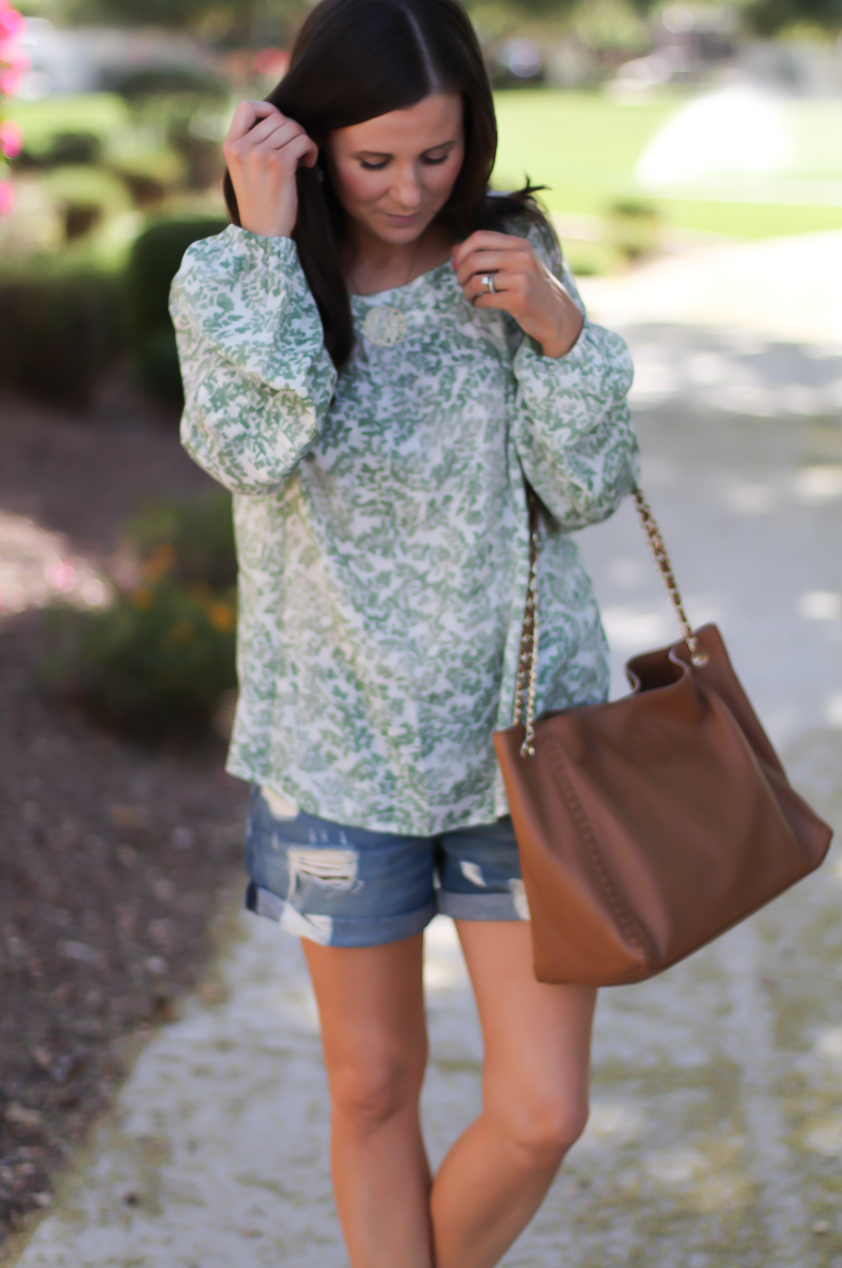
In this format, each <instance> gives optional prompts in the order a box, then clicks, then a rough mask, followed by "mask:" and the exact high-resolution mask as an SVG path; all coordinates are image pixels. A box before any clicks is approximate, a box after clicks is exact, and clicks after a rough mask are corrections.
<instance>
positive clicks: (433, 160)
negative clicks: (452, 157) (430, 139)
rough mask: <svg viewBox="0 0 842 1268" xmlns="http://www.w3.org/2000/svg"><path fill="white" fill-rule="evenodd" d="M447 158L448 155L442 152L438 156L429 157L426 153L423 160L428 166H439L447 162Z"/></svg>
mask: <svg viewBox="0 0 842 1268" xmlns="http://www.w3.org/2000/svg"><path fill="white" fill-rule="evenodd" d="M447 158H448V156H447V155H446V154H440V155H439V156H438V158H429V157H428V156H427V155H426V154H425V155H424V160H423V161H424V162H425V163H426V164H427V166H428V167H438V166H439V164H440V163H444V162H446V160H447Z"/></svg>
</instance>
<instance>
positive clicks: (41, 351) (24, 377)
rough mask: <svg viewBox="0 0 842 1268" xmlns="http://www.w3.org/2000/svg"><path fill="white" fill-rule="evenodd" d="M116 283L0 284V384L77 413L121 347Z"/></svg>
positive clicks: (92, 276)
mask: <svg viewBox="0 0 842 1268" xmlns="http://www.w3.org/2000/svg"><path fill="white" fill-rule="evenodd" d="M125 331H126V313H125V303H124V298H123V291H122V286H121V284H120V280H119V278H115V277H113V276H109V275H107V274H98V273H78V274H73V275H70V276H67V277H40V278H33V279H31V280H29V281H23V280H11V281H7V282H5V283H3V284H0V383H4V384H7V385H9V386H10V387H13V388H16V389H17V390H18V391H21V392H24V393H26V394H28V395H31V396H36V397H39V398H42V399H45V400H49V401H51V402H54V403H56V404H61V405H67V406H69V407H70V408H73V409H84V408H85V407H86V406H87V405H89V404H90V402H91V399H92V397H93V393H94V390H95V388H96V385H97V382H98V381H99V379H100V377H101V375H102V372H103V370H104V368H105V366H106V365H107V363H108V361H109V359H110V358H111V357H112V356H113V354H114V353H115V352H116V350H117V349H118V348H119V347H120V346H121V344H122V343H123V342H124V339H125Z"/></svg>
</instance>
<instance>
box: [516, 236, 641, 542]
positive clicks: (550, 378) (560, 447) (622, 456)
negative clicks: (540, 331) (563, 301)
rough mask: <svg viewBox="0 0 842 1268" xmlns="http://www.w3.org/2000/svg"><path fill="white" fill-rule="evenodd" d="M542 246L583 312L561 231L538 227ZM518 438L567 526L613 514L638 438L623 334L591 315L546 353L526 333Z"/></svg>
mask: <svg viewBox="0 0 842 1268" xmlns="http://www.w3.org/2000/svg"><path fill="white" fill-rule="evenodd" d="M527 236H528V238H529V240H530V241H531V242H532V245H533V246H534V247H535V250H536V252H537V253H538V255H539V256H540V258H541V259H542V260H543V261H544V263H545V264H546V265H547V266H548V268H550V269H551V271H552V272H553V274H554V275H555V276H556V277H557V278H558V279H559V280H560V281H561V283H562V285H563V286H564V288H565V290H566V291H567V292H568V293H569V295H570V296H571V298H572V299H573V300H574V302H575V303H576V304H577V306H578V307H579V308H580V309H581V310H582V312H583V313H584V305H583V303H582V300H581V298H580V296H579V292H578V291H577V289H576V285H575V283H574V281H573V277H572V275H571V273H570V270H569V269H568V268H567V265H566V263H565V262H564V261H563V260H562V256H561V251H560V249H559V246H558V242H557V241H556V239H555V235H552V241H550V240H549V239H550V235H549V234H547V233H546V232H542V231H541V230H540V229H538V228H535V227H533V228H531V229H530V231H529V233H528V235H527ZM514 372H515V378H516V380H517V389H518V390H517V406H516V417H515V434H514V439H515V445H516V447H517V451H518V455H519V457H520V461H521V465H522V467H523V470H524V474H525V475H526V477H527V479H528V480H529V482H530V484H531V485H532V487H533V488H534V490H535V492H536V493H537V494H538V496H539V497H540V498H541V501H542V502H543V503H544V505H545V506H546V507H547V509H548V510H549V511H550V513H551V514H552V515H553V516H554V518H555V519H556V520H557V522H558V524H559V525H560V527H562V528H566V529H573V528H581V527H582V526H584V525H585V524H591V523H596V522H598V521H599V520H603V519H607V517H608V516H609V515H611V514H612V513H613V511H615V510H616V508H617V506H618V505H619V503H620V502H621V501H622V499H623V498H624V497H625V496H626V494H627V493H629V492H631V490H632V488H633V487H634V485H635V483H636V480H637V476H638V468H639V451H638V446H637V440H636V439H635V435H634V432H633V430H632V426H631V414H630V411H629V407H628V402H627V400H626V396H627V394H628V391H629V388H630V387H631V384H632V377H633V373H634V372H633V367H632V361H631V357H630V355H629V350H628V348H627V347H626V345H625V343H624V341H623V340H622V339H621V338H620V336H619V335H616V334H613V333H612V332H611V331H610V330H605V329H604V328H603V327H602V326H596V325H594V324H593V323H591V322H590V321H588V319H587V316H586V317H585V324H584V327H583V328H582V332H581V334H580V335H579V338H578V339H577V341H576V343H575V344H574V345H573V347H572V348H571V349H570V351H569V352H568V353H566V354H565V355H564V356H563V357H558V358H552V357H545V356H544V355H543V353H542V352H541V348H540V346H539V345H538V344H537V343H536V342H535V341H534V340H533V339H530V338H529V337H528V336H524V337H523V338H522V340H521V342H520V346H519V348H518V350H517V352H516V353H515V357H514Z"/></svg>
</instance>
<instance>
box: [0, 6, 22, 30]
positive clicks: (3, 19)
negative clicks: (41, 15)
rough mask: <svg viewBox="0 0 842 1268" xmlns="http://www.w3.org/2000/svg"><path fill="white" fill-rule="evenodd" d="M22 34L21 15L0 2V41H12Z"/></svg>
mask: <svg viewBox="0 0 842 1268" xmlns="http://www.w3.org/2000/svg"><path fill="white" fill-rule="evenodd" d="M22 34H23V15H22V14H20V13H18V11H17V9H11V8H9V7H8V6H7V5H6V4H4V3H3V0H0V40H8V39H14V38H15V37H16V36H19V35H22Z"/></svg>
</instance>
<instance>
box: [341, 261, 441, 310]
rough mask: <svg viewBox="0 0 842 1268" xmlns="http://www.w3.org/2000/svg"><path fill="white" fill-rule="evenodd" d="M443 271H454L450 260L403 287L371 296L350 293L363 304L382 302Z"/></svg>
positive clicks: (389, 289) (394, 287) (373, 293)
mask: <svg viewBox="0 0 842 1268" xmlns="http://www.w3.org/2000/svg"><path fill="white" fill-rule="evenodd" d="M442 269H451V271H452V266H451V263H450V260H444V261H443V262H442V263H441V264H437V265H435V267H434V268H432V269H428V270H427V272H426V273H419V274H418V276H417V277H413V278H412V280H411V281H409V282H404V283H403V285H402V286H389V287H387V288H386V290H385V291H372V292H371V294H369V295H356V294H355V293H354V292H353V291H352V292H350V294H351V299H358V300H361V301H362V302H370V301H382V299H383V297H384V295H397V294H401V293H403V294H405V293H406V292H407V291H410V290H411V289H412V287H413V286H417V285H418V283H419V282H425V281H428V280H429V279H430V278H432V277H434V276H435V275H436V273H440V272H441V271H442Z"/></svg>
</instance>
